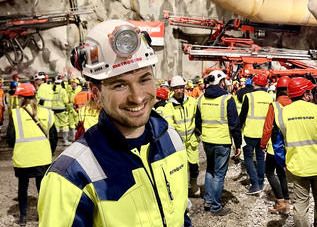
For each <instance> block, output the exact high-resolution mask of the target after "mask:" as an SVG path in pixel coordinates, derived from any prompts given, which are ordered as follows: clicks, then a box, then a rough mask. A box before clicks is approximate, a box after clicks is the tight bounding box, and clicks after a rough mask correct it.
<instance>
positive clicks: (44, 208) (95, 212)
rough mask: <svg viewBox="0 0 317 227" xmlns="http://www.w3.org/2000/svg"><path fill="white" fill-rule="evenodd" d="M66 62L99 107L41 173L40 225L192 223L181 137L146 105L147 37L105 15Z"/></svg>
mask: <svg viewBox="0 0 317 227" xmlns="http://www.w3.org/2000/svg"><path fill="white" fill-rule="evenodd" d="M71 62H72V65H73V66H74V67H76V68H77V69H78V70H81V71H82V74H83V75H84V76H85V77H86V79H89V81H90V85H89V86H90V88H91V91H92V93H93V98H94V99H95V101H96V103H98V104H100V105H101V106H102V109H101V111H100V114H99V118H98V123H97V124H96V125H94V126H92V127H91V128H89V129H88V130H87V131H86V132H85V133H84V134H83V136H81V137H80V138H79V139H78V140H76V142H74V143H73V144H71V145H70V146H69V147H68V148H67V149H66V150H65V151H63V152H62V153H61V154H60V155H59V157H58V158H57V159H56V160H55V161H54V163H53V164H52V166H51V167H50V168H49V169H48V171H47V173H46V175H45V176H44V178H43V181H42V185H41V191H40V195H39V202H38V212H39V227H65V226H78V227H79V226H82V227H84V226H95V227H96V226H100V227H101V226H107V227H117V226H119V227H140V226H165V227H167V226H171V227H172V226H184V227H189V226H191V222H190V219H189V217H188V215H187V204H188V194H187V193H188V191H187V187H188V185H187V184H188V182H187V181H188V175H187V157H186V151H185V148H184V144H183V142H182V139H181V137H180V136H179V135H178V133H177V132H176V131H175V130H174V129H173V128H172V127H169V125H168V123H167V122H166V120H164V119H163V118H162V117H161V116H160V115H159V114H158V113H157V112H155V111H154V110H153V109H152V108H153V105H154V103H155V79H154V78H155V77H154V70H153V65H154V64H156V63H157V62H158V57H157V55H156V54H155V53H154V50H153V49H152V47H151V38H150V36H149V35H148V34H147V33H145V32H141V31H140V30H139V29H138V28H136V27H135V26H134V25H133V24H131V23H129V22H127V21H122V20H109V21H104V22H101V23H98V24H97V25H96V26H95V27H93V28H92V29H91V30H90V31H89V32H88V34H87V36H86V43H85V44H83V45H81V46H78V47H76V48H74V49H73V51H72V54H71Z"/></svg>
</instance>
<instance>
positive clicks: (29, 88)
mask: <svg viewBox="0 0 317 227" xmlns="http://www.w3.org/2000/svg"><path fill="white" fill-rule="evenodd" d="M14 95H20V96H27V97H30V96H34V95H35V87H34V86H33V85H32V84H31V83H23V84H21V85H19V86H18V87H17V88H16V90H15V94H14Z"/></svg>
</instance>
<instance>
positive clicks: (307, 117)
mask: <svg viewBox="0 0 317 227" xmlns="http://www.w3.org/2000/svg"><path fill="white" fill-rule="evenodd" d="M314 87H316V85H315V84H313V83H312V82H311V81H309V80H307V79H305V78H293V79H292V80H291V81H290V82H289V84H288V96H289V97H290V98H291V99H292V103H291V104H289V105H287V106H285V107H283V108H279V106H276V111H275V119H277V120H276V124H277V126H278V127H279V129H280V131H281V132H282V135H283V140H284V144H285V152H286V160H285V164H286V169H287V174H288V180H289V181H290V182H293V183H294V188H293V190H294V195H295V204H294V208H293V212H294V223H295V226H301V227H302V226H303V227H309V226H311V224H310V221H309V219H310V218H309V207H310V202H309V200H310V199H309V197H310V196H309V194H310V187H311V188H312V194H313V198H314V200H315V206H314V215H315V217H314V226H316V225H317V216H316V215H317V205H316V203H317V190H316V188H317V165H316V163H317V123H316V119H317V106H316V104H313V103H312V101H313V94H312V89H313V88H314Z"/></svg>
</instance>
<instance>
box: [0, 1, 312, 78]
mask: <svg viewBox="0 0 317 227" xmlns="http://www.w3.org/2000/svg"><path fill="white" fill-rule="evenodd" d="M69 5H70V3H69V1H66V0H54V1H53V0H46V1H44V0H24V1H17V0H9V1H3V2H1V1H0V15H2V16H10V15H14V14H32V15H34V14H37V13H45V12H48V11H51V12H54V11H65V10H67V9H69ZM78 5H79V6H87V5H91V6H93V5H94V6H96V12H95V13H92V14H86V15H82V16H81V20H82V21H83V22H84V24H85V28H84V29H83V30H82V32H83V33H84V34H85V33H86V32H87V30H89V29H90V28H92V27H93V26H94V25H95V24H96V23H98V22H100V21H102V20H107V19H124V20H147V21H164V22H165V45H164V47H163V46H162V47H155V50H156V52H157V54H158V56H159V60H160V61H159V63H158V64H157V65H156V79H161V78H164V79H167V78H170V77H171V76H173V75H175V74H179V75H183V76H184V77H185V78H193V77H194V76H201V74H202V72H203V69H204V68H205V67H206V66H212V65H215V62H194V61H189V60H188V56H187V55H184V54H183V51H182V43H184V42H188V43H196V44H202V43H204V42H206V41H207V40H208V36H209V33H210V31H209V30H203V29H196V28H184V27H174V26H171V25H169V24H168V21H167V20H165V19H164V16H163V12H164V10H167V11H171V12H174V13H177V14H180V15H191V16H193V15H197V17H205V18H220V19H224V20H225V21H227V20H229V19H232V18H235V15H233V13H231V12H228V11H226V10H224V9H222V8H220V7H219V6H216V5H215V4H214V3H212V2H211V1H209V0H195V1H193V0H184V1H170V0H148V1H141V0H120V1H119V0H117V1H115V0H90V1H88V0H78ZM193 17H195V16H193ZM316 32H317V29H316V28H314V27H303V28H302V29H301V32H298V33H284V34H283V33H279V34H276V33H272V34H270V33H268V34H267V36H266V38H265V39H263V38H262V39H261V40H256V41H257V42H258V43H259V44H261V45H264V46H266V45H269V46H277V47H284V48H294V49H310V48H317V47H316V46H317V45H316V44H317V39H316ZM40 34H41V35H42V37H43V40H44V43H45V46H44V48H43V50H39V49H38V48H36V46H35V45H34V43H32V42H29V43H28V44H27V45H26V47H25V48H24V49H23V60H22V62H21V63H19V64H16V65H12V64H10V63H9V62H8V59H7V57H6V56H2V57H1V58H0V74H1V75H0V76H2V77H4V78H10V77H11V75H12V74H14V73H18V74H20V75H21V76H22V77H25V78H27V77H31V76H32V75H33V74H34V73H35V72H37V71H39V70H43V71H45V72H47V73H51V74H54V73H68V75H70V74H74V75H76V76H78V75H80V72H78V71H77V70H75V69H74V68H73V67H72V66H71V64H70V62H69V55H70V52H71V50H72V48H73V47H75V46H77V45H78V44H79V30H78V27H77V26H76V25H75V24H68V25H66V26H59V27H55V28H52V29H48V30H45V31H41V32H40ZM0 37H1V35H0ZM299 40H300V41H299ZM37 42H38V43H41V41H40V40H39V38H38V37H37ZM0 52H2V51H0ZM12 56H13V55H12V53H11V57H12ZM13 57H14V56H13Z"/></svg>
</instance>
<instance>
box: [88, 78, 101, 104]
mask: <svg viewBox="0 0 317 227" xmlns="http://www.w3.org/2000/svg"><path fill="white" fill-rule="evenodd" d="M89 89H90V90H91V93H92V95H93V97H94V100H95V101H97V102H98V101H101V94H100V92H101V91H100V89H101V88H100V89H99V87H98V86H97V85H95V84H93V83H92V82H89Z"/></svg>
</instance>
